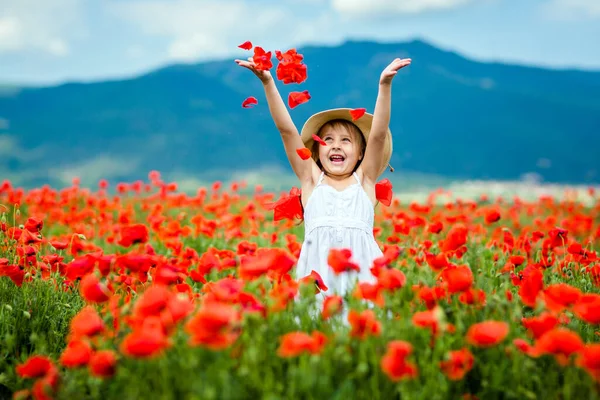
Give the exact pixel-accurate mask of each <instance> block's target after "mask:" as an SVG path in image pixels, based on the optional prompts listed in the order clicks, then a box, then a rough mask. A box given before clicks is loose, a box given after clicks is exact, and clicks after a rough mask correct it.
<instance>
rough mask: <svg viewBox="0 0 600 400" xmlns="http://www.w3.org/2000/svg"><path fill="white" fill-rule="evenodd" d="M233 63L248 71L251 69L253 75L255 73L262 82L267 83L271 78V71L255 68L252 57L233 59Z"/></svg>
mask: <svg viewBox="0 0 600 400" xmlns="http://www.w3.org/2000/svg"><path fill="white" fill-rule="evenodd" d="M235 63H236V64H237V65H240V66H242V67H244V68H248V69H249V70H250V71H252V72H253V73H254V75H256V76H257V77H258V79H260V81H261V82H262V83H263V84H267V83H269V81H270V80H271V79H273V77H272V76H271V73H270V72H269V71H263V70H259V69H256V64H255V63H254V61H252V57H248V61H244V60H235Z"/></svg>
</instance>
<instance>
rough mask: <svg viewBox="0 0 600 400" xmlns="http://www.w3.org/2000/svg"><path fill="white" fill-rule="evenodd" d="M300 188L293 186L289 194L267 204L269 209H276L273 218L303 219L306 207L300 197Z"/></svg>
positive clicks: (277, 219) (276, 219)
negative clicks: (304, 207)
mask: <svg viewBox="0 0 600 400" xmlns="http://www.w3.org/2000/svg"><path fill="white" fill-rule="evenodd" d="M300 196H301V191H300V189H298V188H296V187H293V188H292V190H290V194H289V195H284V196H282V197H281V198H280V199H279V200H277V201H276V202H274V203H269V204H265V207H266V208H267V210H275V212H274V216H273V219H274V220H275V221H279V220H282V219H284V218H287V219H291V220H293V219H295V218H299V219H302V217H303V216H304V209H303V207H302V201H301V199H300Z"/></svg>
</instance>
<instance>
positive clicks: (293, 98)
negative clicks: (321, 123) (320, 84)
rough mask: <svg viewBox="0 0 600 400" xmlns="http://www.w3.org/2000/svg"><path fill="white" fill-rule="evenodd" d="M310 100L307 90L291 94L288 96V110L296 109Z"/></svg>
mask: <svg viewBox="0 0 600 400" xmlns="http://www.w3.org/2000/svg"><path fill="white" fill-rule="evenodd" d="M310 99H311V96H310V93H308V90H304V91H302V92H291V93H290V94H289V95H288V105H289V106H290V108H296V107H298V106H299V105H300V104H303V103H306V102H307V101H308V100H310Z"/></svg>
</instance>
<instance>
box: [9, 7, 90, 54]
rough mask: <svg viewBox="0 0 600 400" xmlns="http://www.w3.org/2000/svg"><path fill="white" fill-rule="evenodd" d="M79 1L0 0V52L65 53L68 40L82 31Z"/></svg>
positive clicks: (67, 48)
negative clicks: (35, 51) (33, 51)
mask: <svg viewBox="0 0 600 400" xmlns="http://www.w3.org/2000/svg"><path fill="white" fill-rule="evenodd" d="M82 15H83V9H82V3H81V0H51V1H49V0H18V1H14V0H0V53H3V52H16V51H24V50H37V51H43V52H46V53H48V54H52V55H55V56H64V55H67V54H68V53H69V50H70V46H69V41H70V39H71V38H72V36H73V35H76V34H80V33H81V32H82V24H81V21H82Z"/></svg>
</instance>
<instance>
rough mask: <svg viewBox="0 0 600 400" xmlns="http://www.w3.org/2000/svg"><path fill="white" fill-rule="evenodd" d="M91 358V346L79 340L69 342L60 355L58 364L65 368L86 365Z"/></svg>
mask: <svg viewBox="0 0 600 400" xmlns="http://www.w3.org/2000/svg"><path fill="white" fill-rule="evenodd" d="M91 357H92V346H90V344H89V343H88V342H87V341H85V340H80V339H75V340H71V341H70V342H69V343H68V344H67V347H66V348H65V349H64V350H63V352H62V354H61V355H60V363H61V365H63V366H65V367H66V368H77V367H82V366H84V365H87V364H88V363H89V361H90V358H91Z"/></svg>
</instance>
